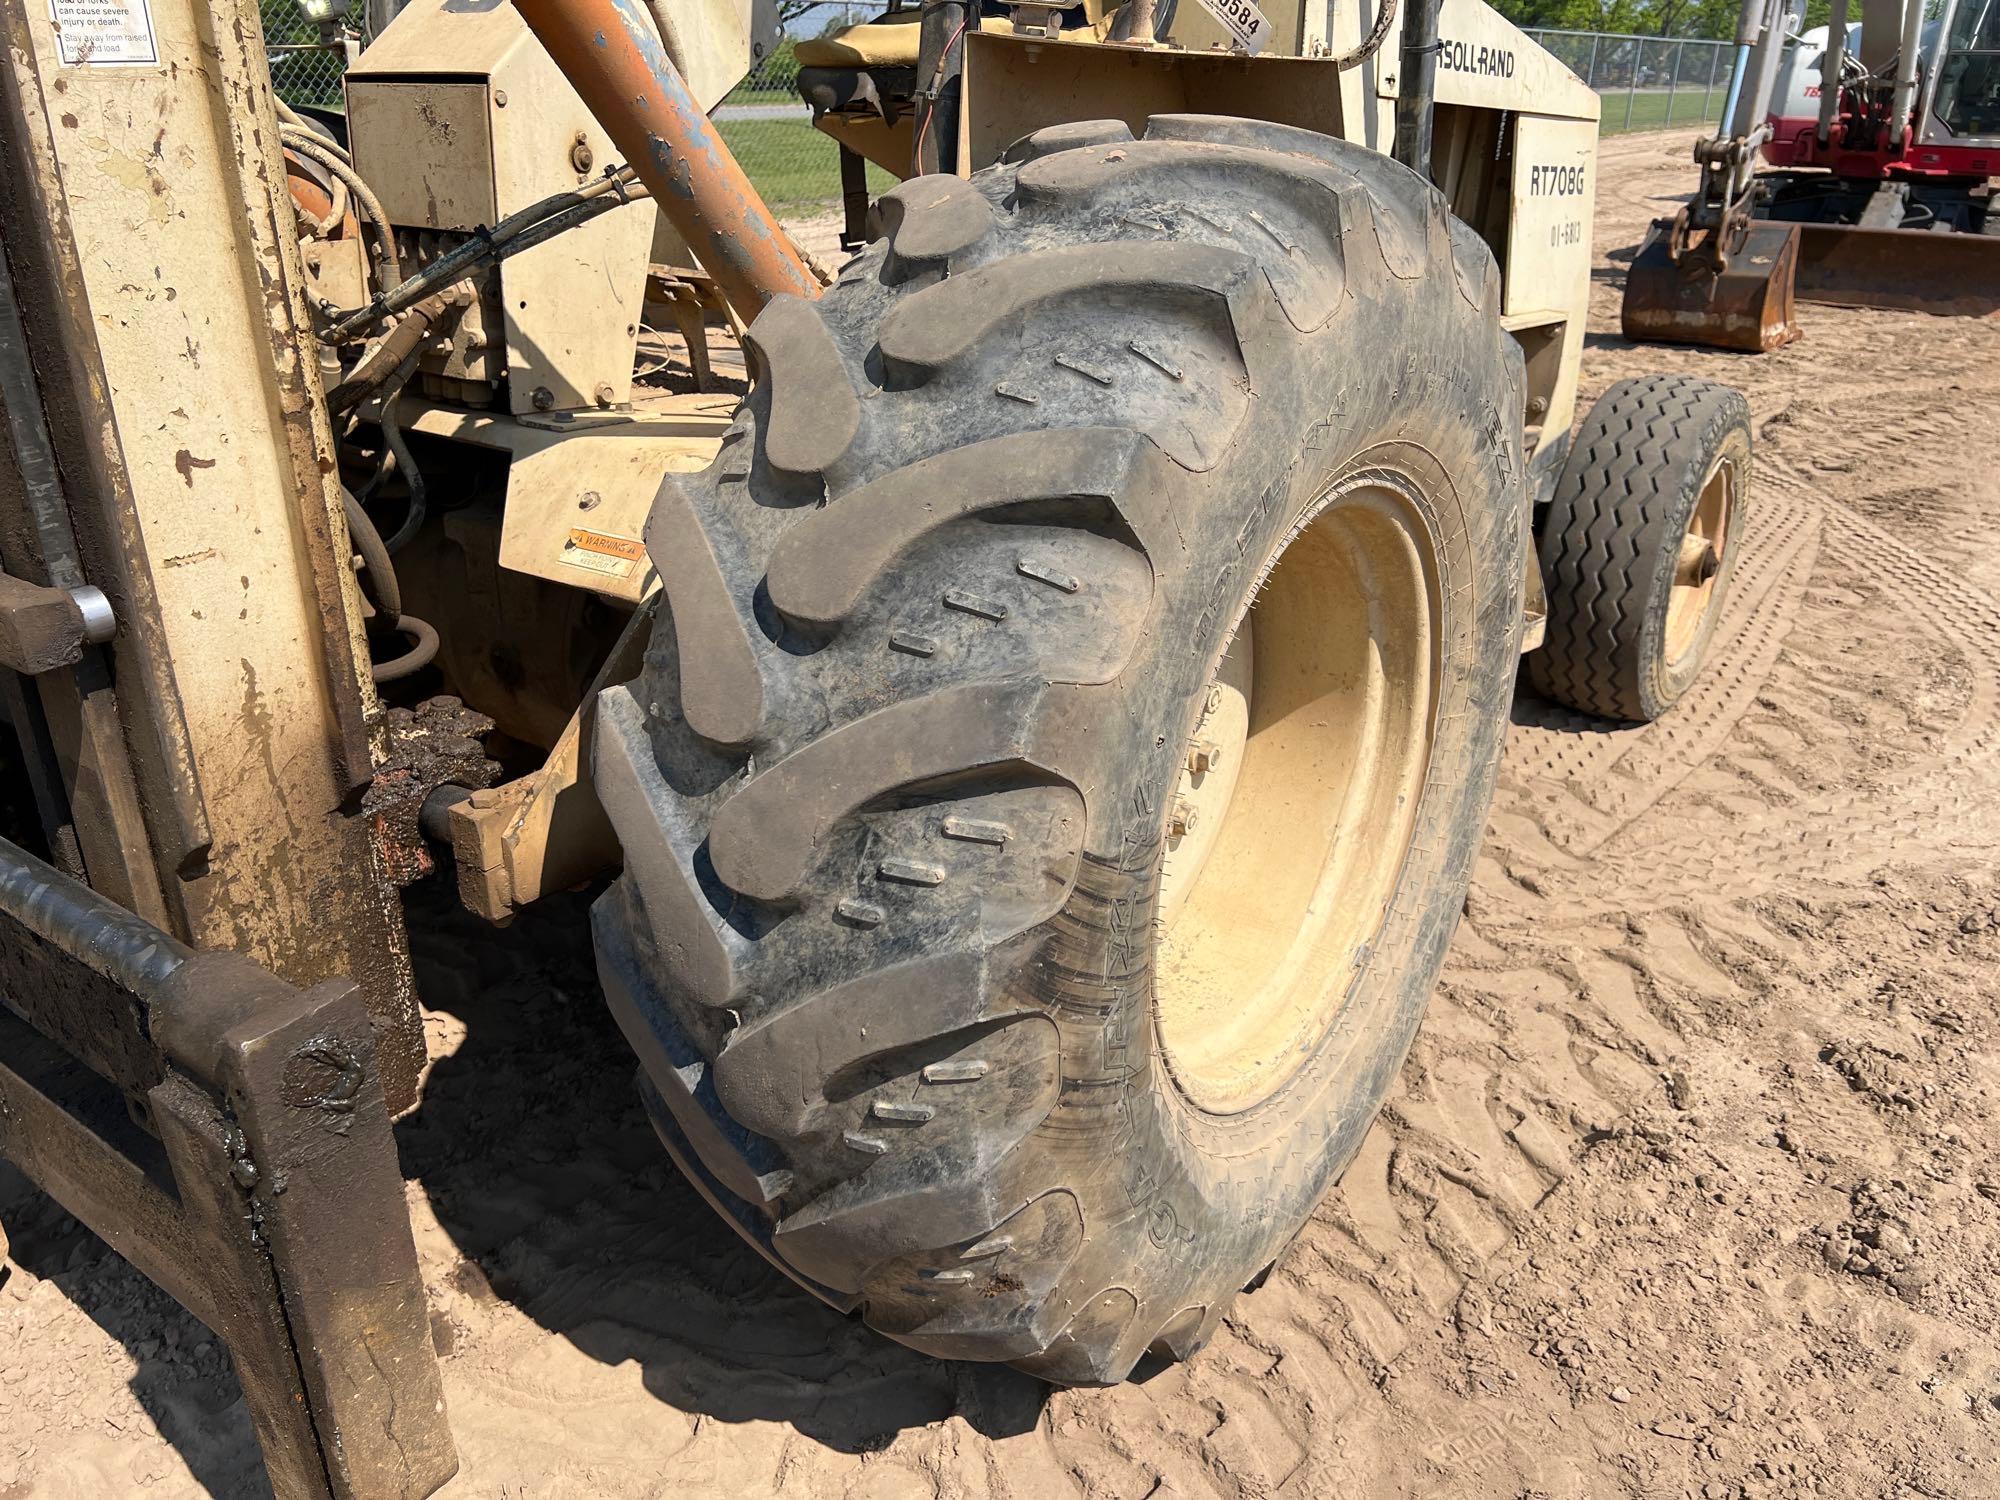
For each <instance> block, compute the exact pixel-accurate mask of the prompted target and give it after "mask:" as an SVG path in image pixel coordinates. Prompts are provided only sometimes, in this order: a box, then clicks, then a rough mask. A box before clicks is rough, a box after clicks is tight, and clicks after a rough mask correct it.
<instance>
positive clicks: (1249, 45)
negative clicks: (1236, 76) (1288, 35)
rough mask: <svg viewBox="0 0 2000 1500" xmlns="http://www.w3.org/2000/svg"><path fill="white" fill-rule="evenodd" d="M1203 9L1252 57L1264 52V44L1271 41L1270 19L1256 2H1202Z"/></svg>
mask: <svg viewBox="0 0 2000 1500" xmlns="http://www.w3.org/2000/svg"><path fill="white" fill-rule="evenodd" d="M1201 8H1202V9H1203V10H1205V11H1207V12H1208V13H1209V14H1210V15H1211V16H1214V17H1215V19H1216V21H1217V22H1218V23H1220V25H1221V27H1222V29H1223V30H1224V31H1226V32H1228V33H1229V34H1230V35H1231V36H1233V37H1235V38H1236V41H1237V44H1238V45H1239V46H1241V47H1242V48H1243V50H1244V51H1245V52H1248V53H1250V54H1251V55H1252V56H1255V55H1256V54H1257V53H1259V52H1262V51H1263V50H1264V43H1266V42H1268V41H1269V40H1270V39H1271V22H1270V18H1269V17H1267V16H1266V15H1265V14H1264V12H1262V11H1261V10H1259V9H1257V6H1256V0H1201Z"/></svg>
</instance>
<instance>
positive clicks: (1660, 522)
mask: <svg viewBox="0 0 2000 1500" xmlns="http://www.w3.org/2000/svg"><path fill="white" fill-rule="evenodd" d="M1749 509H1750V404H1749V403H1748V402H1747V401H1745V400H1744V399H1743V393H1742V392H1740V391H1736V390H1732V389H1731V388H1730V387H1728V386H1726V385H1717V384H1716V383H1715V382H1714V381H1712V380H1701V379H1697V378H1696V377H1694V376H1690V375H1646V376H1642V377H1640V378H1639V379H1636V380H1621V381H1619V382H1618V384H1616V385H1614V386H1613V387H1612V388H1611V389H1610V390H1608V391H1606V392H1605V393H1604V394H1603V395H1602V396H1600V397H1599V398H1598V399H1597V402H1596V404H1594V405H1593V406H1592V407H1591V408H1590V411H1589V413H1588V414H1587V415H1586V416H1585V417H1584V419H1583V423H1582V425H1581V426H1580V427H1578V428H1577V431H1576V441H1575V442H1574V444H1573V445H1572V446H1571V448H1570V453H1569V460H1568V462H1566V463H1565V464H1564V465H1563V471H1562V474H1561V475H1560V476H1559V477H1558V478H1557V480H1556V486H1555V491H1554V493H1553V494H1552V495H1551V496H1550V498H1549V505H1548V509H1547V511H1546V512H1545V513H1544V514H1543V516H1542V518H1541V521H1540V524H1539V526H1538V527H1537V542H1536V545H1537V546H1538V548H1539V549H1540V552H1541V560H1542V578H1543V580H1544V582H1545V583H1546V584H1547V587H1548V600H1549V614H1548V633H1547V634H1546V636H1545V637H1544V638H1543V642H1542V647H1541V649H1540V650H1538V651H1536V652H1534V653H1533V654H1531V655H1530V656H1529V657H1528V681H1529V682H1530V683H1531V684H1532V685H1533V687H1534V689H1535V691H1536V692H1538V693H1540V694H1541V695H1542V696H1543V697H1545V698H1553V699H1554V700H1555V701H1556V702H1558V703H1563V704H1567V705H1568V706H1569V707H1571V708H1574V709H1576V710H1578V711H1579V712H1581V713H1586V714H1594V715H1596V716H1597V717H1599V718H1605V719H1623V720H1628V721H1631V722H1635V723H1650V722H1651V721H1652V720H1654V719H1657V718H1659V717H1660V715H1662V714H1664V713H1665V712H1666V711H1667V710H1668V709H1670V708H1672V707H1673V706H1674V704H1676V703H1677V702H1679V701H1680V699H1681V697H1682V695H1683V694H1685V693H1686V692H1687V690H1688V689H1689V688H1690V687H1692V686H1694V681H1695V678H1696V677H1697V676H1699V675H1700V673H1701V665H1702V660H1703V658H1704V657H1705V656H1706V655H1707V652H1708V646H1709V642H1710V640H1712V639H1713V637H1714V635H1715V627H1716V624H1717V622H1718V621H1719V620H1720V619H1721V618H1722V606H1723V602H1724V600H1726V599H1727V598H1728V596H1729V586H1730V583H1731V581H1732V580H1733V579H1734V578H1735V576H1736V557H1737V553H1738V552H1739V551H1740V550H1741V548H1740V546H1739V543H1740V541H1741V539H1742V537H1743V534H1744V527H1745V524H1746V522H1747V520H1748V518H1749Z"/></svg>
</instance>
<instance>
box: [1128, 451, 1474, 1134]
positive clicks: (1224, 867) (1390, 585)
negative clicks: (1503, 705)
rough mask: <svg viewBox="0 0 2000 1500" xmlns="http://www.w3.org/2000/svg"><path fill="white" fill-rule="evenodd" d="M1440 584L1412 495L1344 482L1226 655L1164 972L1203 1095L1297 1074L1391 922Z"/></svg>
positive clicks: (1172, 1031) (1221, 1105) (1170, 1049)
mask: <svg viewBox="0 0 2000 1500" xmlns="http://www.w3.org/2000/svg"><path fill="white" fill-rule="evenodd" d="M1434 595H1435V585H1434V581H1433V578H1432V566H1431V543H1430V540H1429V537H1428V533H1427V532H1426V531H1425V530H1424V527H1423V523H1422V522H1421V521H1420V520H1418V518H1417V515H1416V513H1415V511H1414V509H1413V508H1412V507H1410V506H1409V505H1408V504H1407V503H1406V502H1405V501H1404V500H1403V499H1402V497H1401V496H1400V494H1399V493H1397V492H1396V491H1394V490H1391V489H1388V488H1387V487H1381V488H1376V487H1370V488H1366V489H1358V490H1354V491H1350V492H1348V493H1346V494H1343V495H1339V496H1336V497H1335V498H1334V499H1333V501H1332V502H1330V503H1328V504H1326V505H1325V506H1324V507H1323V508H1321V509H1319V510H1317V511H1315V512H1313V513H1311V517H1310V519H1309V521H1308V522H1306V523H1304V524H1302V525H1301V526H1299V527H1298V528H1297V529H1296V530H1295V531H1294V533H1293V535H1292V537H1291V538H1290V540H1289V542H1288V543H1287V544H1286V545H1285V546H1284V547H1283V548H1281V549H1280V552H1279V554H1278V556H1277V557H1276V558H1275V560H1274V562H1273V563H1272V564H1271V565H1270V566H1269V567H1268V569H1267V572H1266V576H1265V578H1264V580H1263V582H1262V584H1261V586H1260V587H1259V588H1258V589H1257V590H1256V592H1255V603H1254V604H1253V605H1252V606H1251V607H1250V609H1249V610H1248V611H1247V613H1246V615H1245V616H1244V617H1243V618H1242V619H1241V620H1240V621H1239V623H1238V625H1237V627H1236V630H1235V631H1234V633H1233V635H1232V637H1231V639H1230V641H1229V644H1228V647H1227V649H1226V650H1225V652H1224V654H1223V657H1222V660H1221V663H1220V665H1219V666H1218V668H1217V671H1216V674H1215V677H1214V680H1213V683H1212V684H1211V686H1210V689H1209V692H1208V696H1207V699H1206V701H1205V703H1204V705H1203V708H1202V712H1201V714H1200V717H1199V721H1198V723H1197V724H1196V726H1195V729H1194V731H1193V733H1192V734H1191V735H1190V736H1189V740H1188V743H1187V747H1186V753H1185V755H1184V758H1183V763H1182V769H1181V773H1180V778H1179V785H1178V787H1177V790H1176V795H1175V798H1174V801H1173V804H1172V807H1171V808H1170V809H1169V811H1168V813H1167V817H1166V833H1167V843H1166V855H1165V858H1164V861H1163V865H1162V869H1161V877H1160V897H1159V917H1160V921H1161V925H1162V927H1163V928H1164V932H1163V936H1162V940H1161V945H1160V963H1159V967H1158V970H1157V973H1156V975H1155V1021H1156V1024H1157V1026H1158V1029H1159V1034H1160V1041H1161V1049H1162V1052H1163V1054H1164V1055H1165V1057H1166V1059H1167V1064H1168V1068H1169V1070H1170V1072H1171V1074H1172V1077H1173V1079H1174V1082H1175V1084H1176V1085H1177V1087H1178V1088H1179V1089H1180V1091H1181V1093H1182V1094H1183V1095H1184V1096H1186V1097H1187V1098H1188V1099H1189V1100H1190V1101H1191V1102H1193V1103H1194V1104H1196V1105H1197V1106H1198V1107H1200V1108H1202V1109H1205V1110H1208V1111H1210V1112H1212V1113H1220V1114H1229V1113H1238V1112H1241V1111H1243V1110H1247V1109H1249V1108H1251V1107H1253V1106H1254V1105H1256V1104H1258V1103H1259V1102H1261V1101H1262V1100H1264V1099H1266V1098H1269V1097H1270V1096H1271V1095H1272V1094H1274V1093H1275V1092H1277V1090H1278V1089H1280V1088H1281V1087H1282V1086H1283V1085H1284V1083H1285V1081H1286V1080H1287V1079H1289V1078H1290V1077H1291V1076H1292V1075H1293V1074H1294V1073H1295V1072H1296V1071H1297V1069H1298V1068H1299V1067H1301V1066H1302V1065H1303V1064H1304V1063H1305V1061H1306V1060H1307V1059H1308V1058H1309V1057H1310V1056H1311V1054H1312V1052H1313V1051H1314V1049H1315V1047H1316V1045H1317V1043H1318V1041H1319V1040H1320V1038H1321V1037H1323V1036H1324V1035H1325V1033H1326V1031H1327V1030H1328V1028H1329V1027H1330V1026H1331V1025H1332V1022H1333V1019H1334V1017H1335V1016H1336V1015H1337V1014H1338V1012H1339V1010H1340V1008H1341V1005H1342V1004H1343V1003H1344V1001H1345V999H1346V995H1347V992H1348V990H1349V988H1350V986H1351V984H1352V983H1353V981H1354V979H1355V978H1356V976H1357V975H1358V974H1359V973H1360V971H1361V969H1362V967H1363V965H1364V963H1365V960H1366V957H1367V951H1368V948H1369V945H1370V944H1371V943H1372V942H1373V940H1374V938H1375V935H1376V934H1377V932H1378V931H1379V930H1380V927H1381V924H1382V920H1383V918H1384V916H1385V915H1386V912H1387V908H1388V904H1389V900H1390V898H1391V896H1392V895H1393V894H1394V891H1395V888H1396V885H1397V882H1398V879H1399V878H1400V875H1401V872H1402V868H1403V864H1404V858H1405V855H1406V853H1407V850H1408V847H1409V841H1410V837H1411V834H1412V832H1413V830H1414V827H1415V820H1416V812H1417V806H1418V803H1419V801H1420V794H1421V791H1422V788H1423V780H1424V776H1425V774H1426V771H1427V769H1428V766H1429V756H1430V738H1431V730H1432V723H1431V720H1432V714H1433V707H1434V703H1435V698H1436V676H1437V667H1436V656H1437V644H1436V625H1435V619H1436V604H1435V597H1434Z"/></svg>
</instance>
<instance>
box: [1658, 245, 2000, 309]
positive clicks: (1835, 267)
mask: <svg viewBox="0 0 2000 1500" xmlns="http://www.w3.org/2000/svg"><path fill="white" fill-rule="evenodd" d="M1798 230H1799V272H1798V296H1799V300H1800V301H1803V302H1830V303H1832V304H1833V305H1835V306H1836V307H1892V308H1904V309H1907V310H1909V311H1911V312H1927V313H1942V314H1945V315H1946V316H1949V317H1961V318H1984V317H1990V316H1992V315H1993V314H1994V313H1996V312H2000V239H1996V238H1995V237H1993V236H1992V235H1990V234H1945V233H1932V232H1928V231H1925V230H1921V229H1857V228H1854V227H1852V226H1849V225H1845V224H1801V225H1799V226H1798ZM1627 305H1628V306H1629V305H1630V300H1629V298H1628V300H1627Z"/></svg>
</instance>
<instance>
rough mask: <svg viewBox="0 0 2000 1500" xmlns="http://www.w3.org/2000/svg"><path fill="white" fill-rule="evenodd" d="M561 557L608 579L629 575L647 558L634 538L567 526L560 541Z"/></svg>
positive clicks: (644, 550) (572, 565)
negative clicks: (567, 531)
mask: <svg viewBox="0 0 2000 1500" xmlns="http://www.w3.org/2000/svg"><path fill="white" fill-rule="evenodd" d="M562 560H563V561H564V562H566V563H568V564H569V565H570V566H571V567H572V568H582V569H584V570H586V571H587V572H591V573H602V574H604V575H605V576H607V577H610V578H630V577H631V576H632V574H633V572H634V571H635V570H636V569H637V568H638V566H639V564H640V563H642V562H644V561H645V560H646V544H645V543H644V542H642V541H640V540H639V539H638V538H637V537H630V536H612V535H610V534H609V533H608V532H603V531H586V530H584V528H583V527H581V526H573V527H571V528H570V533H569V539H568V540H567V541H565V542H564V543H563V550H562Z"/></svg>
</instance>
